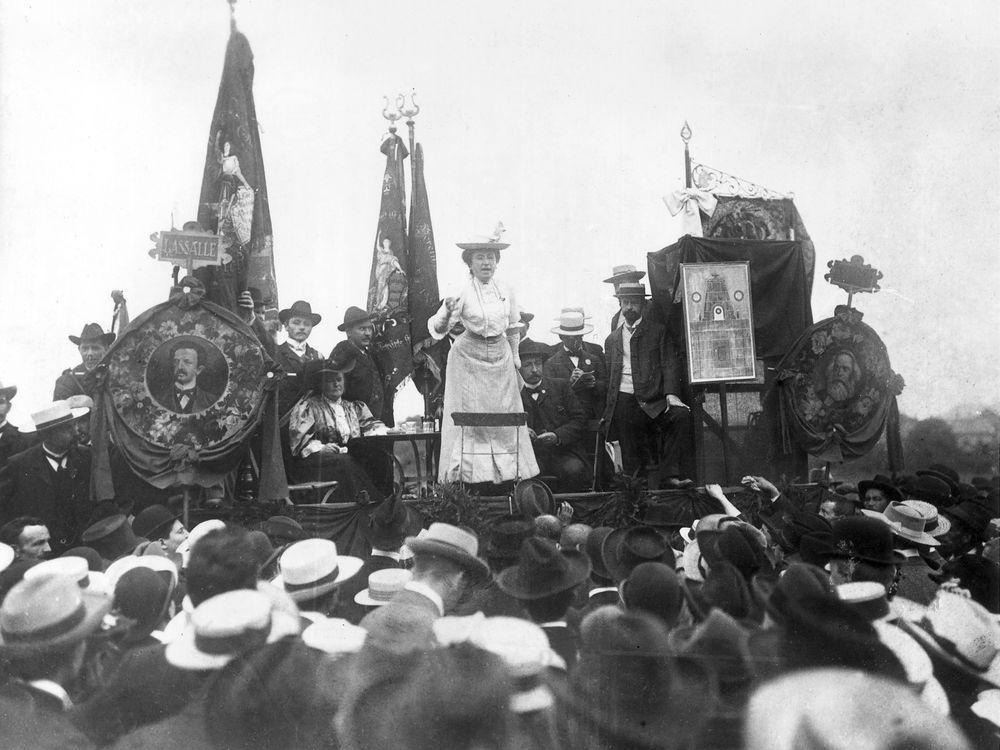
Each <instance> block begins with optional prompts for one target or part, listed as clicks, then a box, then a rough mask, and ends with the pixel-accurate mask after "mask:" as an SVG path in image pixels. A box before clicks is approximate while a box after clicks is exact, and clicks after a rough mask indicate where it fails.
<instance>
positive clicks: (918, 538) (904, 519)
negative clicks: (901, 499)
mask: <svg viewBox="0 0 1000 750" xmlns="http://www.w3.org/2000/svg"><path fill="white" fill-rule="evenodd" d="M861 512H862V513H863V514H864V515H866V516H868V517H869V518H877V519H879V520H881V521H882V522H883V523H885V524H886V525H887V526H888V527H889V529H890V530H891V531H892V533H893V534H895V535H896V536H898V537H900V538H901V539H906V540H907V541H909V542H913V543H914V544H926V545H927V546H929V547H937V546H938V545H940V544H941V542H939V541H938V540H937V539H935V538H934V537H932V536H931V535H930V534H928V533H927V532H926V531H925V529H926V527H927V523H928V521H930V519H929V518H928V517H927V516H926V515H924V514H923V513H921V512H920V511H919V510H917V509H916V508H914V507H912V506H910V505H905V504H903V503H897V502H892V503H889V505H888V506H887V507H886V509H885V513H876V512H875V511H873V510H862V511H861Z"/></svg>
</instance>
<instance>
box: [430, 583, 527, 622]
mask: <svg viewBox="0 0 1000 750" xmlns="http://www.w3.org/2000/svg"><path fill="white" fill-rule="evenodd" d="M476 612H482V613H483V614H484V615H486V616H487V617H519V618H521V619H522V620H527V619H529V618H528V613H527V612H526V611H525V609H524V605H523V604H522V603H521V602H519V601H518V600H517V599H515V598H514V597H512V596H511V595H510V594H507V593H504V592H503V591H502V590H501V589H500V587H499V586H497V583H496V581H495V580H491V581H489V582H488V583H486V584H485V585H483V586H476V587H474V588H472V589H471V590H470V592H469V595H468V596H466V597H465V598H463V599H462V601H460V602H459V603H458V605H457V606H456V607H455V611H454V612H451V613H450V614H453V615H457V616H466V615H474V614H476Z"/></svg>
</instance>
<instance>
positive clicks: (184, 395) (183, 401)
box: [177, 391, 194, 409]
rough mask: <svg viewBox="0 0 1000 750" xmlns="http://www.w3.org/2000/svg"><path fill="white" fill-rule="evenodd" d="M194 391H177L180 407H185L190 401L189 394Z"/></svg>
mask: <svg viewBox="0 0 1000 750" xmlns="http://www.w3.org/2000/svg"><path fill="white" fill-rule="evenodd" d="M193 393H194V391H177V403H178V404H180V407H181V408H182V409H187V405H188V403H190V401H191V395H192V394H193Z"/></svg>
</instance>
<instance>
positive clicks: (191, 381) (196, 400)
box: [146, 336, 229, 414]
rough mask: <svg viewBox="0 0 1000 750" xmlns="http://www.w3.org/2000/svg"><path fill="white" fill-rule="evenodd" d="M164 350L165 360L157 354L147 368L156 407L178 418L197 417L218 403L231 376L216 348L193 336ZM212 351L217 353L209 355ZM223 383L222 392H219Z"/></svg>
mask: <svg viewBox="0 0 1000 750" xmlns="http://www.w3.org/2000/svg"><path fill="white" fill-rule="evenodd" d="M165 346H166V356H164V353H163V352H162V351H157V352H154V353H153V356H152V357H150V361H149V365H148V366H147V375H146V377H147V380H148V382H149V389H150V395H151V396H152V397H153V398H154V399H156V401H157V403H159V404H160V405H161V406H162V407H163V408H165V409H169V410H170V411H172V412H176V413H177V414H194V413H196V412H200V411H204V410H205V409H208V408H209V407H210V406H212V404H214V403H215V402H216V401H218V400H219V396H221V395H222V390H223V389H224V384H225V382H226V381H227V380H228V376H229V373H228V367H227V366H226V360H225V358H224V357H223V355H222V353H221V352H219V351H218V350H217V347H215V345H214V344H212V343H211V342H210V341H207V340H205V339H200V340H199V339H197V338H196V337H194V336H182V337H178V338H177V339H174V340H172V341H169V342H167V344H166V345H165ZM163 348H164V347H162V346H161V349H163ZM210 348H212V349H216V351H215V352H212V353H211V354H209V352H210ZM212 355H214V356H212ZM220 382H221V383H222V384H223V389H219V388H218V384H219V383H220Z"/></svg>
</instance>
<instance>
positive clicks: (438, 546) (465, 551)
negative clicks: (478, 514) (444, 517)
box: [406, 523, 490, 580]
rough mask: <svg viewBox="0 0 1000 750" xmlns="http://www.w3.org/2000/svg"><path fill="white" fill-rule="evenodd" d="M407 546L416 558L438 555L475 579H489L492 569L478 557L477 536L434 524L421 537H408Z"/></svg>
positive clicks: (449, 525)
mask: <svg viewBox="0 0 1000 750" xmlns="http://www.w3.org/2000/svg"><path fill="white" fill-rule="evenodd" d="M406 546H407V547H409V548H410V550H411V551H412V552H413V555H414V556H415V557H419V556H420V555H437V556H438V557H443V558H445V559H446V560H451V561H452V562H453V563H455V564H457V565H459V566H460V567H462V568H464V569H465V571H466V572H467V573H469V574H471V575H472V577H473V578H475V579H479V580H482V579H485V578H487V577H489V574H490V569H489V566H488V565H487V564H486V562H485V561H483V560H481V559H480V558H479V557H478V554H479V540H478V539H477V538H476V535H475V534H472V533H470V532H468V531H465V530H463V529H460V528H458V527H457V526H452V525H451V524H447V523H432V524H431V526H430V528H429V529H427V533H426V534H424V535H423V536H420V537H412V536H411V537H407V538H406Z"/></svg>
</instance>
